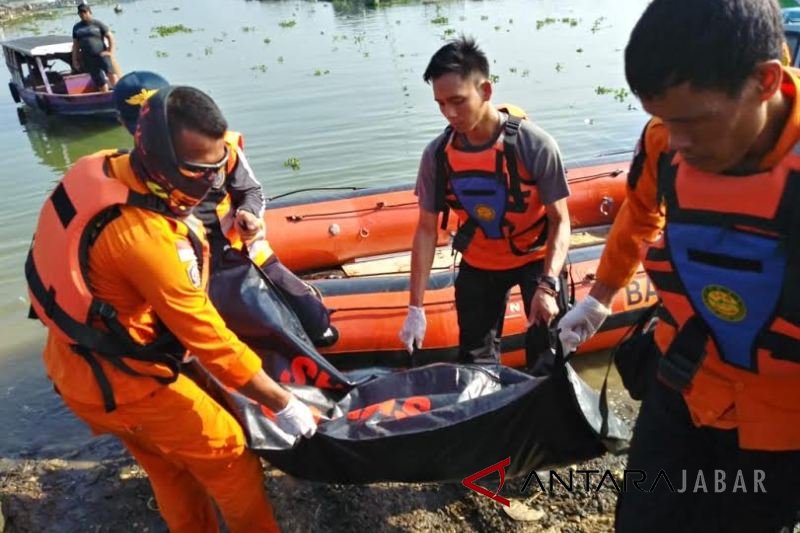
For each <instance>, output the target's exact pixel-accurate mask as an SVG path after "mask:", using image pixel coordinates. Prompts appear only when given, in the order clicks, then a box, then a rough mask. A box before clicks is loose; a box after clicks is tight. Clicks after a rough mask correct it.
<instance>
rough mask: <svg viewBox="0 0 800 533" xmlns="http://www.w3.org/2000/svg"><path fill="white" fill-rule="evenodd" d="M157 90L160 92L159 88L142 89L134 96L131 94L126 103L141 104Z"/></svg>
mask: <svg viewBox="0 0 800 533" xmlns="http://www.w3.org/2000/svg"><path fill="white" fill-rule="evenodd" d="M157 92H158V89H142V90H141V91H139V92H138V93H136V94H134V95H133V96H131V97H130V98H128V99H127V100H125V103H126V104H130V105H137V106H141V105H142V104H143V103H145V102H146V101H147V100H148V99H149V98H150V97H151V96H153V95H154V94H156V93H157Z"/></svg>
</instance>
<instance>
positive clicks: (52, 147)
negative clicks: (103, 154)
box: [20, 108, 132, 176]
mask: <svg viewBox="0 0 800 533" xmlns="http://www.w3.org/2000/svg"><path fill="white" fill-rule="evenodd" d="M20 111H21V112H22V117H23V118H22V119H21V122H22V125H23V129H24V130H25V133H26V134H27V136H28V141H30V143H31V149H32V150H33V153H34V154H35V155H36V157H37V158H38V159H39V161H40V162H41V164H43V165H46V166H48V167H50V168H52V169H53V171H54V175H55V176H59V175H61V174H63V173H64V172H66V170H67V169H68V168H69V167H71V166H72V165H73V164H74V163H75V162H76V161H77V160H78V159H80V158H81V157H83V156H85V155H86V154H88V153H92V152H94V151H95V150H96V149H97V148H96V147H98V146H106V147H108V148H114V147H119V148H122V147H126V146H130V145H131V144H132V141H131V136H130V134H129V133H128V132H127V130H125V129H124V128H122V127H120V125H119V124H118V123H116V122H114V121H110V120H97V119H89V118H83V119H81V118H64V117H52V116H47V115H44V114H42V113H39V112H35V111H31V110H27V109H24V108H20Z"/></svg>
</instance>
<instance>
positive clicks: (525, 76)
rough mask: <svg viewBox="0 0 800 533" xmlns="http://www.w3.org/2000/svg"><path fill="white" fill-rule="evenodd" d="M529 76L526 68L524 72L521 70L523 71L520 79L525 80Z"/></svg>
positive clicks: (528, 70) (529, 73) (529, 72)
mask: <svg viewBox="0 0 800 533" xmlns="http://www.w3.org/2000/svg"><path fill="white" fill-rule="evenodd" d="M530 75H531V71H530V69H527V68H526V69H525V70H523V71H522V77H523V78H527V77H528V76H530Z"/></svg>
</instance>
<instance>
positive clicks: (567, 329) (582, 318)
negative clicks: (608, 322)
mask: <svg viewBox="0 0 800 533" xmlns="http://www.w3.org/2000/svg"><path fill="white" fill-rule="evenodd" d="M610 314H611V309H609V308H608V307H606V306H605V305H603V304H601V303H600V302H598V301H597V300H595V299H594V298H592V297H591V296H587V297H586V298H584V299H583V300H581V301H580V302H578V304H577V305H576V306H575V307H573V308H572V309H570V310H569V311H568V312H567V314H566V315H564V316H563V317H562V318H561V320H560V321H559V322H558V328H559V330H560V331H559V333H558V338H559V340H560V341H561V346H563V347H564V354H568V353H572V352H574V351H575V350H577V349H578V346H580V345H581V344H583V343H584V342H585V341H586V340H587V339H588V338H589V337H591V336H592V335H594V334H595V333H596V332H597V330H598V328H600V326H601V325H602V324H603V322H604V321H605V319H606V318H607V317H608V315H610Z"/></svg>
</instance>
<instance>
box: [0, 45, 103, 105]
mask: <svg viewBox="0 0 800 533" xmlns="http://www.w3.org/2000/svg"><path fill="white" fill-rule="evenodd" d="M0 46H2V47H3V56H4V57H5V61H6V67H8V70H9V72H10V73H11V81H9V83H8V88H9V90H10V91H11V97H12V98H13V99H14V102H17V103H19V102H24V103H25V104H27V105H28V106H30V107H32V108H35V109H39V110H41V111H43V112H45V113H47V114H57V115H69V116H75V115H91V116H98V115H99V116H103V117H108V118H114V117H115V116H116V110H115V108H114V103H113V100H112V92H111V91H107V92H99V91H98V90H97V88H96V87H95V86H94V83H93V82H92V78H91V76H90V75H89V74H88V73H73V72H72V71H71V52H72V37H69V36H66V35H42V36H38V37H22V38H19V39H14V40H11V41H5V42H2V43H0ZM59 67H60V70H59Z"/></svg>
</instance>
